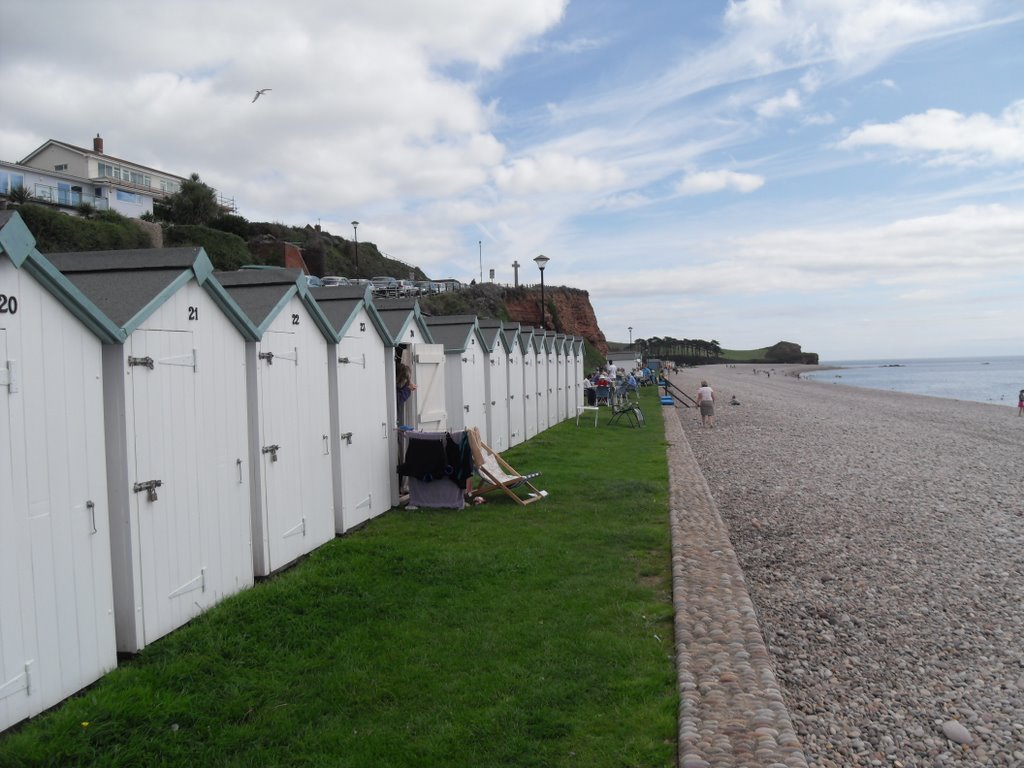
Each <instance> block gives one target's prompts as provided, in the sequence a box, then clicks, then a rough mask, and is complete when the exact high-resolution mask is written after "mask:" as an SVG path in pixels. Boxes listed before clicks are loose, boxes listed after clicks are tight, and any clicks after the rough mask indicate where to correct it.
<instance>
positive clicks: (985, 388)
mask: <svg viewBox="0 0 1024 768" xmlns="http://www.w3.org/2000/svg"><path fill="white" fill-rule="evenodd" d="M821 364H822V365H823V366H827V367H829V368H832V369H834V370H824V371H812V372H809V373H804V374H801V378H804V379H814V380H815V381H821V382H825V383H833V384H844V385H846V386H851V387H865V388H868V389H884V390H889V391H892V392H909V393H911V394H915V395H931V396H932V397H945V398H949V399H951V400H970V401H973V402H977V403H994V404H996V405H1008V406H1013V407H1014V408H1016V407H1017V393H1018V392H1020V390H1022V389H1024V357H940V358H919V359H903V360H827V361H823V362H822V363H821Z"/></svg>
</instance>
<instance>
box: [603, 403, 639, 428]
mask: <svg viewBox="0 0 1024 768" xmlns="http://www.w3.org/2000/svg"><path fill="white" fill-rule="evenodd" d="M623 416H625V417H626V421H628V422H630V423H631V424H632V425H633V426H635V427H642V426H644V424H646V423H647V422H646V421H644V412H643V411H641V410H640V406H639V404H637V403H634V402H632V401H630V400H629V399H623V400H619V401H617V402H616V403H615V404H613V405H612V417H611V418H610V419H608V423H609V424H614V423H615V422H616V421H618V420H619V419H620V418H621V417H623Z"/></svg>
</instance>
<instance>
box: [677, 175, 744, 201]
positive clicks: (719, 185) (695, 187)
mask: <svg viewBox="0 0 1024 768" xmlns="http://www.w3.org/2000/svg"><path fill="white" fill-rule="evenodd" d="M762 186H764V177H762V176H757V175H756V174H752V173H737V172H735V171H702V172H699V173H691V174H689V175H687V176H684V177H683V178H682V179H681V180H680V181H679V183H678V184H677V185H676V193H677V194H680V195H704V194H708V193H710V192H721V191H722V190H724V189H733V190H735V191H737V192H743V193H748V192H753V191H754V190H757V189H760V188H761V187H762Z"/></svg>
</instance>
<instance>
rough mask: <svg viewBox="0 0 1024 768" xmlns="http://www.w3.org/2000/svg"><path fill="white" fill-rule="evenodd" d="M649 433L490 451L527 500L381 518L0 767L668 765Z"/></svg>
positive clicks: (103, 690) (79, 707)
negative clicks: (532, 481)
mask: <svg viewBox="0 0 1024 768" xmlns="http://www.w3.org/2000/svg"><path fill="white" fill-rule="evenodd" d="M643 395H644V412H645V415H646V418H647V426H646V427H645V428H643V429H633V428H630V427H629V426H628V425H626V424H625V423H623V424H622V425H618V424H616V425H612V426H608V425H607V415H606V414H605V413H602V419H601V426H600V427H598V428H597V429H595V428H594V427H593V421H592V420H591V421H590V423H589V425H586V426H585V424H586V420H585V419H584V420H582V421H581V423H580V427H579V428H577V427H576V425H575V422H574V421H572V420H570V421H566V422H564V423H562V424H560V425H558V426H556V427H553V428H552V429H549V430H547V431H546V432H543V433H542V434H541V435H539V436H537V437H535V438H534V439H533V440H531V441H529V442H528V443H526V444H524V445H521V446H518V447H516V448H515V449H512V450H510V451H508V452H507V453H506V454H505V456H506V458H508V459H509V460H510V461H511V463H512V464H513V466H515V467H517V468H518V469H520V470H522V471H531V470H536V469H540V470H543V472H544V475H543V477H541V478H540V480H539V481H538V484H539V487H541V488H545V489H547V490H548V491H549V493H550V496H549V497H548V498H546V499H545V500H543V501H541V502H538V503H536V504H532V505H530V506H528V507H525V508H524V507H519V506H517V505H515V504H514V503H513V502H512V501H511V500H508V499H506V498H504V497H502V496H500V495H495V494H490V495H489V496H488V503H487V504H484V505H481V506H478V507H473V508H467V509H465V510H462V511H455V510H437V511H424V510H419V511H406V510H393V511H391V512H389V513H387V514H386V515H384V516H382V517H380V518H378V519H376V520H374V521H372V522H371V523H370V524H369V525H367V526H366V527H365V528H364V529H362V530H360V531H356V532H354V533H352V534H350V535H347V536H345V537H343V538H339V539H335V540H334V541H332V542H329V543H328V544H326V545H325V546H323V547H321V548H320V549H318V550H317V551H316V552H314V553H312V554H311V555H310V556H309V557H308V558H306V559H305V560H303V561H302V562H300V563H299V564H298V565H297V566H296V567H294V568H291V569H289V570H287V571H285V572H283V573H281V574H278V575H277V576H275V577H273V578H271V579H269V580H266V581H264V582H261V583H259V584H257V585H256V586H255V587H254V588H253V589H251V590H248V591H246V592H244V593H242V594H240V595H236V596H234V597H232V598H230V599H228V600H226V601H225V602H224V603H222V604H220V605H219V606H217V607H216V608H214V609H213V610H211V611H209V612H207V613H206V614H204V615H203V616H201V617H199V618H197V619H195V620H194V621H193V622H192V623H191V624H189V625H188V626H186V627H183V628H182V629H180V630H178V631H176V632H174V633H172V634H171V635H169V636H167V637H166V638H163V639H162V640H160V641H158V642H156V643H154V644H153V645H151V646H149V647H148V648H146V649H145V650H144V651H143V652H142V653H141V654H140V655H139V656H138V657H137V658H135V659H133V660H131V661H129V662H123V663H122V665H121V666H120V667H119V668H118V669H117V670H115V671H114V672H112V673H111V674H109V675H107V676H106V677H105V678H104V679H103V680H101V681H99V682H98V683H97V684H96V685H94V686H93V687H91V688H90V689H88V690H86V691H85V692H83V693H81V694H79V695H78V696H76V697H74V698H72V699H70V700H68V701H66V702H65V703H63V704H62V705H60V706H58V707H56V708H54V709H53V710H51V711H50V712H47V713H44V714H43V715H40V716H39V717H37V718H36V719H34V720H33V721H30V722H28V723H26V724H23V725H22V726H19V727H16V728H15V729H13V731H9V732H7V733H5V734H0V766H3V767H4V768H8V767H9V766H37V765H39V766H44V765H50V766H90V765H97V766H147V768H148V767H149V766H202V767H204V768H205V767H206V766H211V767H212V766H218V767H219V766H366V767H368V768H386V767H387V766H416V768H428V767H430V766H439V767H440V766H444V767H445V768H451V767H453V766H455V767H457V766H465V767H466V768H495V767H497V766H585V767H586V768H600V767H601V766H609V767H611V766H615V767H616V768H621V766H672V765H675V757H676V711H677V704H678V702H677V696H676V688H675V680H676V676H675V666H674V659H673V655H672V648H673V637H672V605H671V594H670V592H671V557H670V551H669V532H668V475H667V468H666V462H665V442H664V433H663V430H662V420H661V413H660V406H658V405H657V399H656V396H657V392H656V391H655V390H654V389H653V388H651V389H648V390H646V391H644V393H643Z"/></svg>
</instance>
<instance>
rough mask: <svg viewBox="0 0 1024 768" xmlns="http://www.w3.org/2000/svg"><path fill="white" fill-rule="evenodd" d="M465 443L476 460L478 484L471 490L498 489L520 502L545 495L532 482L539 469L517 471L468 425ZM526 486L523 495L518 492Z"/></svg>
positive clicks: (522, 503)
mask: <svg viewBox="0 0 1024 768" xmlns="http://www.w3.org/2000/svg"><path fill="white" fill-rule="evenodd" d="M467 431H468V433H469V447H470V450H471V451H472V452H473V463H474V464H476V471H477V474H478V475H479V476H480V486H479V487H478V488H474V489H473V493H476V494H480V495H482V494H485V493H490V492H491V491H497V490H499V489H501V490H502V491H504V492H505V493H506V494H507V495H508V496H509V497H510V498H511V499H512V500H513V501H515V502H516V503H517V504H521V505H522V506H526V505H527V504H532V503H533V502H535V501H540V500H541V499H543V498H544V497H545V496H547V495H548V492H547V491H542V490H540V489H539V488H537V487H536V486H534V484H533V483H532V482H530V481H531V480H534V479H536V478H538V477H540V474H541V473H540V472H531V473H530V474H528V475H524V474H522V473H521V472H517V471H516V470H515V469H513V468H512V466H511V465H510V464H509V463H508V462H507V461H505V460H504V459H503V458H501V456H500V455H499V454H498V453H496V452H495V451H494V449H493V448H491V447H490V446H489V445H487V443H485V442H484V441H483V440H481V439H480V430H478V429H477V428H476V427H470V429H469V430H467ZM523 489H525V490H526V496H525V497H524V496H521V495H520V494H519V493H517V492H516V491H517V490H520V491H521V490H523Z"/></svg>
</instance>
